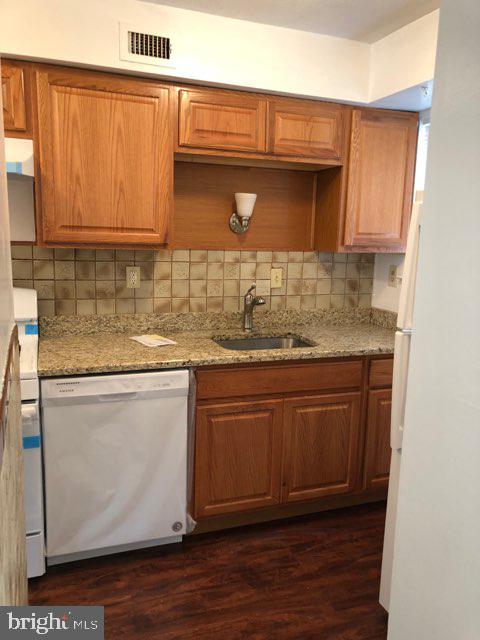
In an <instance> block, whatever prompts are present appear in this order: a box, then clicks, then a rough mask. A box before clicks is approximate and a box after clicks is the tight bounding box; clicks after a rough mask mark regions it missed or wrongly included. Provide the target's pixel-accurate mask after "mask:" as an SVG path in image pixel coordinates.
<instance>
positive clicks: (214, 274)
mask: <svg viewBox="0 0 480 640" xmlns="http://www.w3.org/2000/svg"><path fill="white" fill-rule="evenodd" d="M221 279H223V263H222V262H220V263H218V262H211V263H209V264H208V266H207V280H221Z"/></svg>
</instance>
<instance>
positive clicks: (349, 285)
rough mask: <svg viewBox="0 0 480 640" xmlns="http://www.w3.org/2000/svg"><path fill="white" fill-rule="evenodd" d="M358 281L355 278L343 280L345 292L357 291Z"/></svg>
mask: <svg viewBox="0 0 480 640" xmlns="http://www.w3.org/2000/svg"><path fill="white" fill-rule="evenodd" d="M359 286H360V285H359V281H358V280H357V279H350V278H349V279H347V280H345V293H358V289H359Z"/></svg>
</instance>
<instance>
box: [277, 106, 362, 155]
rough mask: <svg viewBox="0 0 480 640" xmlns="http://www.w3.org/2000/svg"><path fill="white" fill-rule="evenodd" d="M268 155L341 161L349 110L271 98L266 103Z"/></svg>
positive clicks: (340, 107)
mask: <svg viewBox="0 0 480 640" xmlns="http://www.w3.org/2000/svg"><path fill="white" fill-rule="evenodd" d="M268 113H269V146H268V152H269V153H273V154H277V155H282V156H302V157H304V158H310V159H315V160H341V159H342V158H343V156H344V153H345V149H344V147H345V127H346V124H347V123H346V118H347V114H349V113H350V110H349V109H348V108H347V107H344V106H342V105H339V104H333V103H331V104H328V103H325V102H315V101H313V100H294V99H293V100H291V99H282V98H275V99H272V100H270V101H269V105H268Z"/></svg>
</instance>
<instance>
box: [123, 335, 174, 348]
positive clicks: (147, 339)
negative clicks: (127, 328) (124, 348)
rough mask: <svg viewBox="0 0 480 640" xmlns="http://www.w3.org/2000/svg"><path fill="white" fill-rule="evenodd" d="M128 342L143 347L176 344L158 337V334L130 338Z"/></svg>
mask: <svg viewBox="0 0 480 640" xmlns="http://www.w3.org/2000/svg"><path fill="white" fill-rule="evenodd" d="M130 340H136V341H137V342H139V343H140V344H143V346H145V347H163V346H165V345H168V344H177V343H176V342H175V341H174V340H170V339H169V338H164V337H163V336H159V335H158V333H151V334H149V335H147V334H144V335H143V336H130Z"/></svg>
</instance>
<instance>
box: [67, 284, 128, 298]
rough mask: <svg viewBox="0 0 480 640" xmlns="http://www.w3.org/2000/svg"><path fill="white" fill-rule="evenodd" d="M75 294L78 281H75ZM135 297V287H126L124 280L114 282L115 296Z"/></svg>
mask: <svg viewBox="0 0 480 640" xmlns="http://www.w3.org/2000/svg"><path fill="white" fill-rule="evenodd" d="M77 294H78V283H77ZM134 297H135V289H130V288H129V287H127V285H126V284H125V282H118V280H117V282H115V298H117V299H118V298H134Z"/></svg>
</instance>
